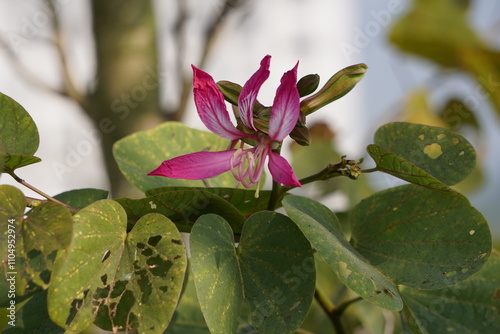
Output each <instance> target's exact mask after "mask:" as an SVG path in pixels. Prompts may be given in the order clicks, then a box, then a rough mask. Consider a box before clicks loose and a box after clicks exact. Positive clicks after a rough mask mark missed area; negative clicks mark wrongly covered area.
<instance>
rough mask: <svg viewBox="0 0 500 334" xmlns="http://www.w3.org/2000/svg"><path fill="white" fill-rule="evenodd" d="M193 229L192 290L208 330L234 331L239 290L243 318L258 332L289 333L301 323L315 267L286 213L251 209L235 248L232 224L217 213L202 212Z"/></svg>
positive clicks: (312, 286) (301, 237)
mask: <svg viewBox="0 0 500 334" xmlns="http://www.w3.org/2000/svg"><path fill="white" fill-rule="evenodd" d="M192 233H193V234H192V235H191V239H190V240H191V244H192V245H194V248H193V252H192V261H193V266H192V269H193V274H194V279H195V284H196V291H197V294H198V297H199V300H200V304H201V307H202V310H203V315H204V317H205V319H206V321H207V324H208V326H209V327H210V329H211V332H212V333H230V332H232V333H234V332H235V331H234V328H235V326H236V321H237V318H236V317H237V316H238V311H239V309H240V305H241V302H242V290H243V295H244V296H245V303H246V305H247V307H248V308H249V314H248V315H247V317H246V318H248V320H249V322H250V324H251V326H252V327H253V328H254V329H255V330H257V331H258V332H259V333H263V334H265V333H269V334H279V333H291V332H293V331H294V330H295V329H297V328H298V327H299V326H300V325H301V324H302V322H303V321H304V319H305V316H306V314H307V312H308V310H309V307H310V306H311V302H312V298H313V295H314V287H315V276H316V275H315V273H316V271H315V267H314V258H313V255H312V250H311V246H310V244H309V242H307V240H306V239H305V238H304V236H303V235H302V233H301V232H300V230H299V229H298V228H297V227H296V226H295V225H294V224H292V222H291V221H290V219H289V218H288V217H286V216H283V215H281V214H278V213H275V212H269V211H263V212H258V213H256V214H254V215H253V216H251V217H250V218H249V219H248V220H247V222H246V223H245V225H244V227H243V231H242V235H241V240H240V243H239V246H238V249H237V250H236V251H235V250H234V240H233V233H232V231H231V228H230V226H229V224H228V223H227V222H226V221H225V220H224V219H222V218H221V217H217V216H215V215H207V216H203V217H201V218H200V219H198V221H197V222H196V224H195V226H194V227H193V232H192ZM207 249H209V250H210V251H209V252H207ZM239 271H241V276H240V273H239ZM242 284H243V285H242ZM224 288H225V292H222V293H219V294H217V293H214V291H221V290H224ZM229 302H231V303H232V304H228V303H229ZM228 305H231V306H228ZM228 307H229V309H228ZM245 320H246V319H245Z"/></svg>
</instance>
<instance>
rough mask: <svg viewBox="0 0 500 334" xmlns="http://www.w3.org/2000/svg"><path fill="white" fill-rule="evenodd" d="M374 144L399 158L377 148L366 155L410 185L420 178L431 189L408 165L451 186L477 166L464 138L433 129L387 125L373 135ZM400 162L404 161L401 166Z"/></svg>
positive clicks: (401, 123) (400, 124)
mask: <svg viewBox="0 0 500 334" xmlns="http://www.w3.org/2000/svg"><path fill="white" fill-rule="evenodd" d="M374 143H375V145H377V146H379V147H380V148H382V149H383V150H385V151H388V152H390V153H392V154H393V155H396V156H399V158H397V157H394V156H391V155H390V154H389V155H388V154H387V152H383V151H381V152H380V150H379V149H377V147H376V146H372V147H371V148H370V147H369V150H368V153H370V155H371V156H372V157H373V159H374V160H375V161H376V163H377V167H380V170H382V171H384V172H388V173H389V174H392V175H394V176H397V177H400V178H402V179H404V180H406V181H409V182H414V181H415V180H416V179H417V178H421V179H423V180H424V181H423V182H422V183H423V184H422V185H428V186H430V185H432V184H433V182H432V180H431V181H429V180H426V179H425V178H424V177H423V176H422V173H421V172H417V169H416V168H414V167H413V166H411V165H415V166H416V167H418V169H420V170H422V171H424V172H425V173H428V174H430V175H431V176H432V177H434V178H436V179H438V180H439V181H441V182H442V183H444V184H445V185H448V186H450V185H454V184H456V183H458V182H460V181H462V180H463V179H465V178H466V177H467V176H468V175H469V174H470V173H471V171H472V170H473V169H474V166H475V164H476V152H475V151H474V148H473V147H472V145H471V144H470V143H469V142H468V141H467V139H465V138H464V137H462V136H461V135H459V134H457V133H455V132H453V131H450V130H446V129H443V128H438V127H435V126H428V125H422V124H412V123H404V122H395V123H389V124H386V125H383V126H381V127H380V128H379V129H378V130H377V131H376V132H375V138H374ZM403 160H406V161H405V162H404V163H403V162H402V161H403ZM413 172H414V173H413ZM408 173H409V175H408V176H407V175H406V174H408ZM419 184H421V183H419ZM433 188H436V187H433Z"/></svg>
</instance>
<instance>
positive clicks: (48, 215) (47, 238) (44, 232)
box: [16, 202, 73, 289]
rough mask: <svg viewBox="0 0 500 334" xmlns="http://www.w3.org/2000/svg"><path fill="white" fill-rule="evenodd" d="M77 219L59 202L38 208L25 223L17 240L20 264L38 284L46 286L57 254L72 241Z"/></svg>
mask: <svg viewBox="0 0 500 334" xmlns="http://www.w3.org/2000/svg"><path fill="white" fill-rule="evenodd" d="M72 232H73V219H72V217H71V214H70V212H69V211H68V209H66V208H65V207H63V206H62V205H60V204H56V203H50V202H46V203H42V204H40V205H39V206H37V207H35V208H34V209H33V211H32V212H31V213H30V215H29V216H28V217H27V218H26V219H24V220H23V221H22V223H21V226H20V229H19V231H18V235H17V238H18V240H17V241H16V255H17V256H18V257H19V259H18V261H17V262H18V265H19V266H20V267H22V268H23V271H22V272H23V275H27V277H29V279H30V280H32V281H33V282H34V283H35V284H37V285H39V286H41V287H43V288H44V289H46V288H47V287H48V284H49V279H50V275H51V271H52V269H53V266H54V261H55V259H56V254H57V253H58V251H59V250H64V249H66V248H67V247H68V246H69V244H70V241H71V237H72Z"/></svg>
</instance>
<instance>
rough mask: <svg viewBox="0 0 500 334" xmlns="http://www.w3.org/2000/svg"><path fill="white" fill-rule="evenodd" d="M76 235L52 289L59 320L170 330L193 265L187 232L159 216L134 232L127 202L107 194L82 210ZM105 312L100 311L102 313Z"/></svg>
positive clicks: (78, 325) (69, 324) (74, 326)
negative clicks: (188, 264)
mask: <svg viewBox="0 0 500 334" xmlns="http://www.w3.org/2000/svg"><path fill="white" fill-rule="evenodd" d="M74 220H75V225H74V235H73V240H72V242H71V245H70V247H69V249H68V251H67V253H66V254H64V255H61V256H59V254H58V258H57V260H56V266H57V267H58V268H57V270H55V272H54V274H53V276H54V277H53V280H52V281H51V284H50V287H49V295H48V306H49V313H50V315H51V318H52V319H53V320H54V321H55V322H56V323H57V324H58V325H59V326H62V327H65V328H67V329H70V330H81V329H84V328H86V327H87V326H88V325H90V323H92V322H93V321H94V319H95V320H96V324H98V325H99V326H100V327H102V328H104V329H108V330H111V329H116V330H126V329H128V330H130V329H137V331H138V332H139V333H163V331H164V330H165V328H166V327H167V325H168V323H169V321H170V318H171V316H172V314H173V312H174V310H175V307H176V305H177V302H178V299H179V294H180V291H181V287H182V282H183V279H184V272H185V270H186V262H187V260H186V255H185V249H184V246H183V242H182V238H181V236H180V234H179V232H178V230H177V229H176V228H175V226H174V225H173V223H172V222H171V221H170V220H169V219H167V218H165V217H164V216H161V215H158V214H150V215H146V216H144V217H143V218H142V219H140V220H139V221H138V222H137V224H136V225H135V226H134V228H133V229H132V231H130V232H129V233H128V235H127V232H126V226H127V218H126V214H125V212H124V210H123V208H122V207H121V206H120V205H119V204H118V203H116V202H114V201H111V200H101V201H98V202H95V203H93V204H91V205H89V206H88V207H86V208H84V209H82V210H81V211H79V212H78V213H77V214H75V216H74ZM96 314H97V317H96Z"/></svg>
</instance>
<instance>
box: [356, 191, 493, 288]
mask: <svg viewBox="0 0 500 334" xmlns="http://www.w3.org/2000/svg"><path fill="white" fill-rule="evenodd" d="M350 220H351V233H352V241H351V243H352V244H353V246H354V247H355V248H356V249H357V250H358V251H359V252H360V253H361V254H363V256H365V257H366V258H367V259H368V260H369V261H370V263H372V264H373V265H374V266H376V267H377V268H379V269H380V270H381V271H382V272H384V273H385V274H387V275H388V276H389V277H391V278H392V279H393V280H394V282H395V283H397V284H404V285H407V286H411V287H414V288H418V289H437V288H441V287H445V286H449V285H451V284H455V283H457V282H460V281H463V280H464V279H466V278H468V277H470V276H471V275H472V274H474V273H476V272H477V271H478V270H479V269H480V268H481V267H482V266H483V265H484V263H485V262H486V260H487V259H488V256H489V254H490V252H491V234H490V230H489V227H488V223H487V222H486V220H485V218H484V217H483V216H482V215H481V213H479V211H477V210H476V209H475V208H473V207H472V206H471V205H470V203H469V201H468V200H467V199H466V198H465V197H464V196H463V195H461V194H459V193H457V192H454V191H448V192H439V191H433V190H431V189H427V188H423V187H417V186H414V185H406V186H400V187H397V188H392V189H388V190H385V191H382V192H379V193H376V194H374V195H372V196H370V197H369V198H367V199H365V200H363V201H361V202H360V203H359V204H358V205H357V206H355V207H354V209H353V210H352V212H351V217H350Z"/></svg>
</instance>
